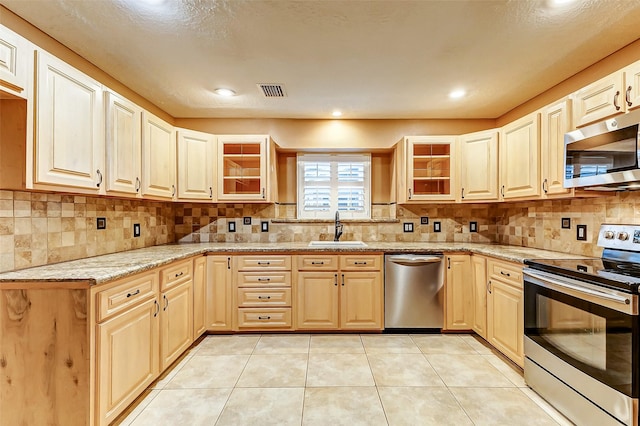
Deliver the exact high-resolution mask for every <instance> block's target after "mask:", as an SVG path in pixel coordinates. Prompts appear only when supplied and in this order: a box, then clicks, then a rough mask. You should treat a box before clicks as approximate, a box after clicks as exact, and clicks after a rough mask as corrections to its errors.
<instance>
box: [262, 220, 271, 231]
mask: <svg viewBox="0 0 640 426" xmlns="http://www.w3.org/2000/svg"><path fill="white" fill-rule="evenodd" d="M260 230H261V231H262V232H269V222H260Z"/></svg>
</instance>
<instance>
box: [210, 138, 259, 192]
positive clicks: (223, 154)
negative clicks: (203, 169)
mask: <svg viewBox="0 0 640 426" xmlns="http://www.w3.org/2000/svg"><path fill="white" fill-rule="evenodd" d="M268 140H269V137H268V136H264V135H242V136H238V135H226V136H218V172H217V175H218V200H221V201H223V200H224V201H236V200H240V201H269V200H268V199H267V194H269V192H270V191H269V190H268V188H267V185H268V182H267V164H268V152H269V151H268V150H267V142H268Z"/></svg>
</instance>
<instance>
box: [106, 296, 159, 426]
mask: <svg viewBox="0 0 640 426" xmlns="http://www.w3.org/2000/svg"><path fill="white" fill-rule="evenodd" d="M157 312H158V302H157V300H156V299H155V298H154V299H149V300H147V301H146V302H144V303H142V304H140V305H138V306H136V307H133V308H132V309H129V310H127V311H125V312H124V313H122V314H120V315H118V316H116V317H114V318H112V319H109V320H107V321H105V322H104V323H102V324H99V325H98V327H97V330H98V332H97V336H96V344H97V370H96V371H97V373H98V376H99V377H100V379H99V380H98V389H97V395H98V397H97V416H96V418H97V421H96V424H97V425H108V424H110V423H111V422H112V421H113V420H114V419H115V418H116V417H117V415H118V414H120V412H122V411H123V410H124V409H125V408H126V407H127V406H128V405H129V404H131V403H132V402H133V401H134V400H135V399H136V398H137V397H138V395H139V394H140V393H142V392H143V391H144V390H145V389H146V388H147V387H148V386H149V385H150V384H151V382H153V380H154V379H155V378H156V377H157V376H158V374H159V368H160V367H159V356H158V354H159V353H158V347H159V339H158V337H159V332H158V316H157Z"/></svg>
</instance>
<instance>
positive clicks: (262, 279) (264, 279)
mask: <svg viewBox="0 0 640 426" xmlns="http://www.w3.org/2000/svg"><path fill="white" fill-rule="evenodd" d="M258 281H271V278H258Z"/></svg>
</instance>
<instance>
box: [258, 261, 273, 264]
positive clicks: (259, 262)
mask: <svg viewBox="0 0 640 426" xmlns="http://www.w3.org/2000/svg"><path fill="white" fill-rule="evenodd" d="M258 265H271V262H261V261H258Z"/></svg>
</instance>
